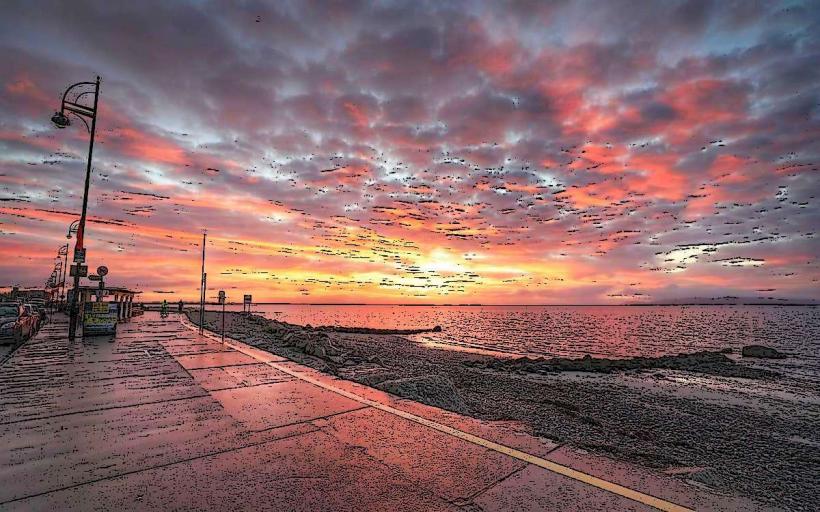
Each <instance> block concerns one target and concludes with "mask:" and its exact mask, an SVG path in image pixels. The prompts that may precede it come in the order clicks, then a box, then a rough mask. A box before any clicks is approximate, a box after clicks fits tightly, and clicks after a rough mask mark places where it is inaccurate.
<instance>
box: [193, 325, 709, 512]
mask: <svg viewBox="0 0 820 512" xmlns="http://www.w3.org/2000/svg"><path fill="white" fill-rule="evenodd" d="M180 321H181V322H182V324H183V325H185V326H186V327H188V328H189V329H193V330H195V331H198V330H199V328H198V327H197V326H195V325H194V324H192V323H190V322H189V321H188V319H187V318H180ZM204 332H205V336H207V337H208V338H211V339H213V340H215V341H219V342H221V341H222V340H221V338H220V337H219V336H217V335H215V334H212V333H211V332H209V331H208V330H205V331H204ZM225 340H226V341H225V345H227V346H229V347H231V348H232V349H234V350H236V351H238V352H241V353H243V354H245V355H248V356H250V357H253V358H254V359H256V360H257V361H259V362H262V363H265V364H267V365H268V366H271V367H273V368H276V369H277V370H279V371H282V372H285V373H287V374H288V375H291V376H293V377H296V378H297V379H300V380H303V381H305V382H309V383H310V384H313V385H314V386H319V387H320V388H323V389H326V390H328V391H332V392H334V393H336V394H338V395H342V396H343V397H346V398H349V399H351V400H355V401H356V402H359V403H361V404H364V405H369V406H370V407H374V408H376V409H379V410H380V411H384V412H386V413H389V414H393V415H395V416H400V417H402V418H405V419H408V420H410V421H413V422H415V423H418V424H420V425H424V426H426V427H430V428H432V429H434V430H438V431H439V432H443V433H445V434H449V435H451V436H453V437H457V438H458V439H462V440H464V441H467V442H469V443H472V444H475V445H478V446H482V447H484V448H487V449H490V450H493V451H495V452H498V453H503V454H504V455H508V456H510V457H513V458H515V459H518V460H521V461H523V462H527V463H529V464H532V465H534V466H538V467H541V468H544V469H546V470H548V471H552V472H553V473H557V474H559V475H563V476H566V477H569V478H572V479H573V480H577V481H579V482H583V483H585V484H587V485H591V486H593V487H597V488H599V489H603V490H605V491H608V492H611V493H613V494H617V495H618V496H623V497H624V498H629V499H630V500H633V501H637V502H638V503H643V504H644V505H649V506H650V507H654V508H656V509H658V510H664V511H668V512H694V511H693V510H692V509H690V508H686V507H683V506H681V505H677V504H675V503H672V502H670V501H666V500H664V499H661V498H656V497H655V496H651V495H649V494H646V493H642V492H640V491H636V490H634V489H630V488H629V487H624V486H623V485H619V484H616V483H614V482H610V481H608V480H604V479H602V478H598V477H596V476H592V475H590V474H587V473H584V472H582V471H577V470H575V469H572V468H570V467H567V466H564V465H562V464H558V463H556V462H552V461H549V460H546V459H542V458H541V457H538V456H536V455H532V454H530V453H526V452H522V451H521V450H517V449H515V448H510V447H509V446H504V445H503V444H499V443H496V442H494V441H490V440H489V439H484V438H483V437H478V436H475V435H473V434H470V433H467V432H464V431H462V430H458V429H456V428H453V427H450V426H448V425H444V424H441V423H438V422H435V421H432V420H428V419H427V418H423V417H421V416H417V415H415V414H412V413H409V412H406V411H402V410H401V409H396V408H395V407H390V406H389V405H385V404H383V403H381V402H377V401H375V400H370V399H369V398H365V397H363V396H359V395H357V394H355V393H351V392H350V391H346V390H344V389H340V388H337V387H335V386H333V385H331V384H327V383H325V382H322V381H320V380H318V379H315V378H313V377H311V376H310V375H306V374H304V373H301V372H298V371H295V370H293V369H291V368H288V367H287V366H283V365H281V364H277V363H276V362H275V361H272V360H271V358H269V357H266V354H269V353H268V352H265V351H263V350H260V349H256V348H253V347H251V346H249V345H246V344H244V343H242V342H240V341H237V340H234V339H233V338H228V337H226V338H225ZM227 340H230V341H227ZM297 364H298V363H297Z"/></svg>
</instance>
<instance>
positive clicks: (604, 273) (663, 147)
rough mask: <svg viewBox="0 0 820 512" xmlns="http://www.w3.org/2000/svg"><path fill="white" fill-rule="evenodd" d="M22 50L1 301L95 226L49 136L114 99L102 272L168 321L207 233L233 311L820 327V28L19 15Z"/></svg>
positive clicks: (570, 15)
mask: <svg viewBox="0 0 820 512" xmlns="http://www.w3.org/2000/svg"><path fill="white" fill-rule="evenodd" d="M240 4H241V7H240ZM0 46H2V48H0V69H1V70H2V72H0V287H8V286H12V285H19V286H23V287H29V286H42V284H43V282H44V281H45V280H46V278H47V277H48V276H49V274H50V272H51V269H52V266H53V262H54V257H55V255H56V252H57V249H58V247H59V246H60V245H61V244H64V243H66V241H67V240H66V236H65V235H66V231H67V228H68V225H69V224H70V223H71V222H72V221H73V220H74V219H76V218H78V217H79V211H80V207H81V200H82V185H83V176H84V172H85V159H86V152H87V144H88V134H87V132H86V131H85V128H84V127H83V126H82V123H80V122H79V121H77V120H76V119H75V121H76V122H75V123H74V124H73V125H72V126H71V127H69V128H67V129H64V130H57V129H56V128H55V127H53V126H52V125H51V123H50V122H49V118H50V116H51V115H52V114H53V112H54V111H55V110H56V109H58V108H59V100H60V97H61V94H62V92H63V90H64V89H65V88H66V87H67V86H68V85H70V84H72V83H74V82H77V81H84V80H93V79H94V77H95V76H96V75H98V74H99V75H100V76H101V77H102V86H101V95H100V101H101V106H100V114H99V120H98V134H97V140H98V143H97V145H96V147H95V155H94V171H93V176H92V182H91V193H90V199H89V224H88V227H87V234H86V246H87V249H88V262H89V266H90V267H91V269H92V270H93V269H94V268H96V266H97V265H100V264H105V265H107V266H108V267H109V269H110V275H109V283H110V284H112V285H124V286H129V287H135V288H137V289H139V290H142V291H143V299H144V300H155V299H162V298H167V299H169V300H177V299H178V298H179V297H183V298H186V299H195V298H198V296H199V292H198V286H199V270H200V262H199V257H200V253H199V250H200V246H199V244H200V242H201V237H202V230H203V229H207V231H208V237H209V238H208V247H207V251H208V255H207V271H208V288H209V291H208V296H209V298H213V297H215V295H216V291H217V290H219V289H225V290H227V292H228V298H229V300H231V299H233V300H241V295H242V294H243V293H252V294H253V295H254V299H255V300H257V301H261V300H270V301H296V302H374V303H396V302H400V303H405V302H423V303H465V302H468V303H474V302H483V303H517V304H520V303H624V302H635V301H661V300H670V299H680V298H688V297H719V296H726V295H735V296H744V297H777V298H809V299H820V285H818V279H819V278H820V268H818V257H817V255H818V253H820V243H818V234H817V230H818V228H820V210H818V202H817V197H816V196H817V195H818V193H820V180H818V166H819V165H820V64H819V63H820V7H818V3H817V2H811V1H809V2H782V3H777V2H771V3H770V2H756V1H736V2H735V1H728V0H727V1H715V2H707V1H704V2H701V1H695V2H676V1H665V2H623V1H611V2H603V1H601V2H568V1H567V2H527V1H518V2H492V3H489V2H488V3H486V4H485V3H481V2H449V1H441V2H437V1H431V2H424V1H418V2H390V1H385V2H353V1H350V2H312V1H294V2H241V3H234V2H221V1H213V2H208V1H190V2H170V1H158V2H148V1H140V2H106V1H99V2H90V3H89V2H77V1H72V2H64V1H55V2H45V1H39V0H34V1H32V0H28V1H5V2H3V3H2V5H0ZM70 243H71V247H72V248H73V244H74V240H73V239H72V240H71V241H70ZM170 293H173V295H171V294H170Z"/></svg>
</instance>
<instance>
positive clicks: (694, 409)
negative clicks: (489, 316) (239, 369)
mask: <svg viewBox="0 0 820 512" xmlns="http://www.w3.org/2000/svg"><path fill="white" fill-rule="evenodd" d="M191 313H192V311H188V314H189V318H190V320H191V321H192V322H193V323H196V322H197V321H198V314H191ZM206 327H207V328H209V330H212V331H215V332H219V330H220V327H221V314H220V313H218V312H215V311H206ZM225 327H226V335H229V336H231V337H233V338H236V339H238V340H241V341H243V342H245V343H248V344H250V345H253V346H256V347H258V348H261V349H264V350H266V351H268V352H272V353H275V354H278V355H281V356H284V357H287V358H289V359H292V360H294V361H297V362H299V363H301V364H305V365H307V366H311V367H313V368H315V369H317V370H320V371H323V372H326V373H329V374H331V375H334V376H337V377H339V378H343V379H347V380H351V381H354V382H358V383H360V384H364V385H367V386H371V387H374V388H376V389H380V390H382V391H387V392H389V393H391V394H394V395H398V396H401V397H404V398H408V399H411V400H415V401H418V402H421V403H425V404H427V405H432V406H435V407H440V408H442V409H447V410H451V411H453V412H458V413H461V414H465V415H469V416H472V417H475V418H479V419H482V420H490V421H494V420H503V421H516V422H519V423H521V424H524V425H526V426H527V427H528V428H529V429H530V430H531V431H532V433H533V434H534V435H536V436H539V437H544V438H548V439H551V440H553V441H555V442H558V443H563V444H569V445H572V446H574V447H576V448H581V449H584V450H589V451H591V452H596V453H600V454H603V455H608V456H611V457H614V458H616V459H620V460H624V461H627V462H630V463H637V464H640V465H642V466H646V467H651V468H654V469H656V470H659V471H664V472H666V473H668V474H675V475H676V476H678V477H680V478H682V479H684V480H687V481H688V482H689V483H692V484H694V485H698V486H703V487H708V488H710V489H712V490H715V491H719V492H724V493H730V494H738V495H741V496H746V497H750V498H753V499H755V500H757V501H760V502H761V503H766V504H769V505H785V506H787V507H789V508H796V509H800V508H801V507H806V506H807V505H809V504H811V503H812V500H813V497H814V496H816V495H817V493H818V492H820V484H818V482H815V481H814V480H813V479H812V478H811V477H810V476H809V475H808V473H809V468H811V467H812V465H813V462H812V461H815V462H816V460H818V458H819V457H820V442H818V440H817V439H815V437H816V433H815V430H816V429H815V428H814V425H815V424H816V422H817V421H818V420H819V419H820V401H818V400H817V396H818V393H817V390H815V389H811V390H807V391H806V396H800V394H799V393H798V394H796V396H791V395H787V396H778V395H773V396H769V395H771V394H770V393H760V394H757V395H756V394H755V393H752V392H746V391H744V388H749V389H751V390H754V389H756V388H757V387H760V386H768V385H775V384H776V382H775V383H774V384H770V381H776V380H777V378H776V377H773V378H769V377H772V376H768V377H766V378H763V379H756V380H752V379H748V378H737V377H736V376H735V373H733V372H730V373H728V374H725V373H723V374H721V372H718V375H711V374H709V373H704V372H692V371H687V370H685V369H684V370H681V369H677V368H674V367H672V368H669V367H666V368H647V369H641V368H638V369H636V368H626V369H619V370H618V371H616V372H612V371H611V370H612V369H611V368H606V372H603V373H600V372H596V373H589V372H580V371H577V370H578V368H572V367H571V365H570V368H568V369H564V370H562V371H532V369H531V368H528V367H527V366H528V365H531V364H533V363H536V364H537V363H540V364H543V363H544V361H540V362H538V361H533V360H531V359H528V360H526V361H519V362H517V363H516V360H509V361H507V362H502V363H499V359H498V358H495V357H492V356H488V355H484V354H475V353H470V352H461V351H454V350H446V349H439V348H431V347H426V346H423V345H421V344H419V343H416V342H413V341H410V340H407V339H405V338H402V337H401V336H397V335H392V334H369V333H368V334H361V333H340V332H331V331H327V330H324V331H323V330H318V329H314V328H309V327H307V326H304V327H302V326H296V325H292V324H285V323H282V322H278V321H275V320H268V319H266V318H263V317H260V316H255V315H254V316H246V315H242V314H241V313H236V312H227V313H226V324H225ZM709 357H712V356H709ZM727 361H729V362H730V364H731V366H726V368H741V369H743V368H750V367H749V366H747V365H745V364H739V363H736V362H734V361H732V360H730V359H727ZM576 362H577V361H576ZM551 363H552V364H555V362H554V361H552V362H551ZM723 363H725V361H723V362H721V364H723ZM573 364H574V363H573ZM573 370H576V371H573ZM738 375H743V372H740V373H739V374H738ZM757 376H758V377H761V376H763V375H757ZM636 411H638V412H636Z"/></svg>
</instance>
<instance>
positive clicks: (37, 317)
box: [23, 303, 43, 336]
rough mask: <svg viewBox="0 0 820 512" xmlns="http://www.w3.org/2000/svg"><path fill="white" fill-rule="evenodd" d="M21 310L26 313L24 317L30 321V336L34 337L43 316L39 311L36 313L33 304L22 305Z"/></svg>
mask: <svg viewBox="0 0 820 512" xmlns="http://www.w3.org/2000/svg"><path fill="white" fill-rule="evenodd" d="M23 309H25V311H26V316H28V317H29V318H30V319H31V335H32V336H34V335H35V334H36V333H37V331H39V330H40V325H41V324H42V320H43V315H41V314H40V311H38V310H37V308H36V307H35V306H34V305H33V304H28V303H26V304H23Z"/></svg>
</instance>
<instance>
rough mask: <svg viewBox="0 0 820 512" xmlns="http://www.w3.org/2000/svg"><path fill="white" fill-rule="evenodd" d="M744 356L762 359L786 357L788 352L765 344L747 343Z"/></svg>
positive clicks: (743, 351) (743, 350) (742, 353)
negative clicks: (785, 352)
mask: <svg viewBox="0 0 820 512" xmlns="http://www.w3.org/2000/svg"><path fill="white" fill-rule="evenodd" d="M740 354H741V355H742V356H743V357H759V358H762V359H785V358H786V354H784V353H783V352H779V351H777V350H775V349H773V348H769V347H764V346H763V345H746V346H745V347H743V349H742V351H741V353H740Z"/></svg>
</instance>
